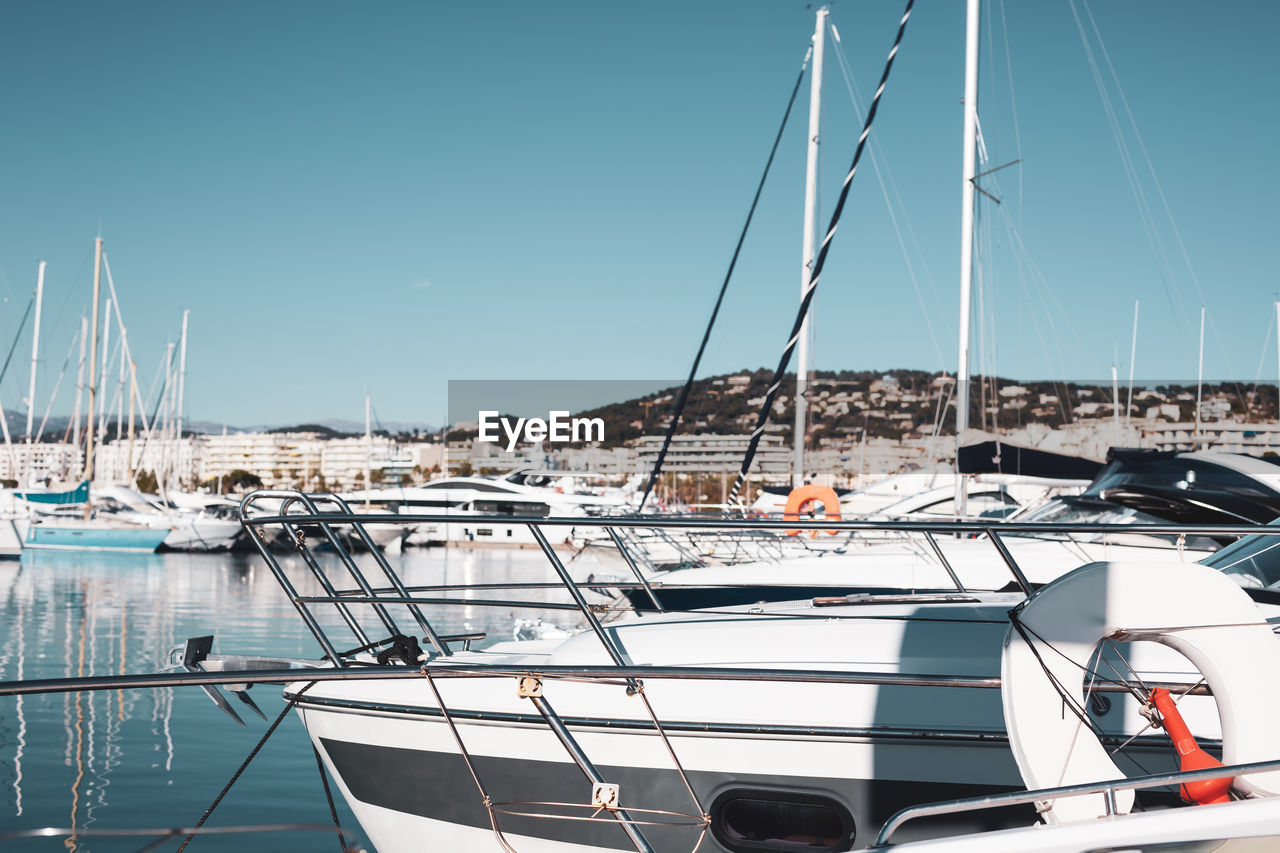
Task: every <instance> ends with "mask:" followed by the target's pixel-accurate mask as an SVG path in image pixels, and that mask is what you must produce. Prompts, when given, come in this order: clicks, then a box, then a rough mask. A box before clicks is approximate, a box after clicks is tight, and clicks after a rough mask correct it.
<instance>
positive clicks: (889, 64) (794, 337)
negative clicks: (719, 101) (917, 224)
mask: <svg viewBox="0 0 1280 853" xmlns="http://www.w3.org/2000/svg"><path fill="white" fill-rule="evenodd" d="M914 5H915V0H907V6H906V9H905V10H904V11H903V13H902V20H901V21H900V22H899V24H898V34H897V36H896V38H895V39H894V42H893V47H892V48H891V49H890V50H889V57H888V59H886V60H885V65H884V72H883V73H882V74H881V75H880V85H879V86H877V87H876V93H875V95H873V96H872V98H871V108H870V109H869V110H867V119H866V121H865V122H864V123H863V127H862V135H861V136H859V137H858V147H857V148H856V149H855V150H854V152H853V162H852V163H850V164H849V174H847V175H845V178H844V183H843V184H842V185H841V186H840V196H839V198H838V199H837V200H836V206H835V210H833V211H832V212H831V222H830V224H829V225H828V226H827V235H826V236H825V237H823V238H822V246H821V248H819V250H818V257H817V258H816V259H814V263H813V271H812V272H811V273H810V275H809V286H808V288H807V289H806V290H805V292H804V297H803V298H802V299H801V300H800V310H799V311H797V312H796V319H795V322H794V323H793V324H792V327H791V335H790V337H789V338H788V340H787V344H786V346H784V347H783V350H782V356H781V357H780V358H779V359H778V367H777V369H776V370H775V371H774V374H773V382H772V383H771V384H770V386H769V388H768V390H767V391H765V395H764V396H765V399H764V404H763V405H762V406H761V407H760V414H759V417H758V418H757V420H756V427H755V429H754V430H752V432H751V439H750V441H749V442H748V443H747V452H746V454H745V455H744V457H743V460H742V468H741V469H740V470H739V471H738V476H737V478H736V479H735V480H734V482H733V488H732V489H730V491H729V498H728V503H734V502H735V501H736V500H737V499H738V492H739V490H740V489H741V488H742V484H743V482H744V481H745V480H746V478H747V473H748V472H749V471H750V470H751V463H752V461H753V460H754V459H755V455H756V448H757V447H759V446H760V437H761V436H763V435H764V429H765V426H766V425H767V424H768V422H769V412H770V410H771V409H772V408H773V401H774V398H775V397H777V396H778V389H779V388H780V387H782V379H783V375H784V374H785V373H786V370H787V365H788V364H790V362H791V353H792V352H793V351H794V350H795V348H796V343H797V342H798V341H799V339H800V330H801V328H802V327H803V326H804V319H805V317H806V316H807V315H808V313H809V304H810V303H811V302H813V296H814V294H815V293H816V292H817V290H818V282H819V281H820V280H821V278H822V268H823V267H824V266H825V265H826V262H827V254H828V253H829V252H830V251H831V240H832V238H833V237H835V233H836V228H838V227H839V223H840V214H841V213H843V212H844V205H845V202H846V201H847V200H848V198H849V188H850V187H851V186H853V178H854V176H855V175H857V173H858V161H860V160H861V159H862V151H863V149H864V148H865V147H866V143H867V136H869V135H870V133H871V125H872V123H873V122H874V121H875V119H876V112H877V111H878V110H879V107H880V97H881V96H882V95H883V94H884V89H885V85H886V84H887V83H888V82H889V72H890V71H892V70H893V60H894V58H895V57H897V55H898V48H899V47H901V46H902V36H903V34H904V33H905V32H906V30H907V21H908V20H909V19H910V18H911V8H912V7H913V6H914Z"/></svg>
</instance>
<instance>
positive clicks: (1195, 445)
mask: <svg viewBox="0 0 1280 853" xmlns="http://www.w3.org/2000/svg"><path fill="white" fill-rule="evenodd" d="M1203 386H1204V306H1203V305H1201V306H1200V358H1199V361H1198V362H1197V363H1196V431H1195V440H1194V441H1193V442H1192V443H1191V449H1192V450H1199V449H1200V400H1201V397H1200V394H1201V391H1202V389H1203Z"/></svg>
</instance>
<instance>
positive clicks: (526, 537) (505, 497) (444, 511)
mask: <svg viewBox="0 0 1280 853" xmlns="http://www.w3.org/2000/svg"><path fill="white" fill-rule="evenodd" d="M601 479H602V478H600V477H599V475H595V474H588V473H584V472H572V471H543V470H537V469H531V468H522V469H517V470H515V471H512V472H511V473H509V474H506V475H504V476H502V477H486V476H467V477H443V478H441V479H438V480H433V481H431V482H429V483H424V484H423V485H421V486H404V487H394V488H384V489H373V490H370V491H368V492H363V491H359V492H350V493H348V494H345V495H344V496H343V497H344V498H345V499H346V500H347V501H348V502H349V503H351V504H352V505H353V506H354V505H356V504H362V503H365V502H366V499H367V502H369V503H371V504H376V505H378V506H381V507H385V508H386V509H387V510H388V511H389V512H392V513H397V514H399V515H432V516H448V520H447V521H431V522H424V523H422V524H419V525H417V526H416V527H415V528H414V529H413V530H412V531H411V533H410V534H409V538H408V540H407V544H410V545H428V544H441V545H464V544H485V543H490V544H496V545H516V546H522V545H534V544H536V542H535V540H534V538H533V536H532V535H531V534H530V532H529V530H528V527H527V526H526V525H524V524H507V523H503V522H501V521H498V520H497V519H499V518H500V517H502V516H519V517H526V518H546V517H548V516H561V517H563V516H575V517H582V518H583V519H584V522H585V520H586V519H587V518H588V517H590V516H597V515H606V514H611V513H617V512H620V511H623V510H625V508H626V507H627V499H628V496H627V494H626V493H624V492H623V491H622V490H621V489H617V488H611V487H607V486H603V485H600V484H599V481H600V480H601ZM455 518H456V520H455ZM480 519H483V520H480ZM568 535H569V532H568V531H564V537H561V538H560V542H563V541H564V538H567V536H568ZM560 542H556V543H553V544H560Z"/></svg>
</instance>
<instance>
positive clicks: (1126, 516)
mask: <svg viewBox="0 0 1280 853" xmlns="http://www.w3.org/2000/svg"><path fill="white" fill-rule="evenodd" d="M1017 521H1018V522H1019V523H1022V522H1026V523H1028V524H1063V525H1067V524H1163V525H1168V524H1169V522H1168V520H1167V519H1163V518H1157V517H1156V516H1154V515H1150V514H1148V513H1145V512H1142V511H1141V510H1137V509H1134V508H1132V507H1127V506H1120V505H1119V504H1114V503H1111V502H1110V501H1104V500H1099V499H1097V498H1089V497H1083V496H1082V497H1061V498H1054V499H1053V500H1051V501H1049V502H1048V503H1046V504H1045V505H1044V506H1042V507H1038V508H1037V509H1034V510H1032V511H1031V512H1029V513H1027V514H1026V515H1024V516H1021V517H1019V518H1018V519H1017ZM1016 535H1026V536H1036V537H1043V536H1044V535H1045V534H1042V533H1034V534H1033V533H1027V534H1016ZM1062 535H1064V536H1065V535H1067V534H1065V533H1064V534H1062ZM1105 535H1106V534H1102V533H1077V534H1072V535H1071V536H1072V538H1073V539H1079V540H1082V541H1089V540H1094V539H1100V538H1102V537H1104V536H1105ZM1146 535H1149V536H1151V538H1153V539H1163V540H1164V541H1166V542H1168V543H1170V544H1174V543H1176V542H1177V540H1178V537H1176V536H1174V535H1171V534H1170V535H1163V534H1159V535H1158V534H1146ZM1182 545H1183V547H1186V548H1191V549H1193V550H1197V551H1215V550H1217V548H1218V545H1219V543H1217V542H1214V541H1213V540H1212V539H1210V538H1209V537H1207V536H1190V537H1187V539H1186V541H1184V542H1183V543H1182Z"/></svg>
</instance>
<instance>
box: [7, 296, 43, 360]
mask: <svg viewBox="0 0 1280 853" xmlns="http://www.w3.org/2000/svg"><path fill="white" fill-rule="evenodd" d="M35 302H36V295H35V293H32V294H31V298H30V299H28V300H27V310H26V311H24V312H23V314H22V319H21V320H20V321H19V322H18V330H17V331H16V332H14V333H13V343H11V344H9V354H8V355H7V356H5V359H4V367H0V382H4V377H5V374H6V373H8V372H9V363H10V362H11V361H13V351H14V350H16V349H17V348H18V338H20V337H22V330H23V329H24V328H26V325H27V318H28V317H30V316H31V306H32V305H34V304H35Z"/></svg>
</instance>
